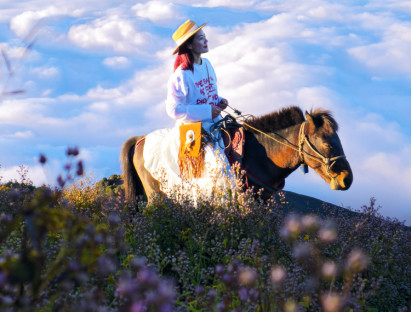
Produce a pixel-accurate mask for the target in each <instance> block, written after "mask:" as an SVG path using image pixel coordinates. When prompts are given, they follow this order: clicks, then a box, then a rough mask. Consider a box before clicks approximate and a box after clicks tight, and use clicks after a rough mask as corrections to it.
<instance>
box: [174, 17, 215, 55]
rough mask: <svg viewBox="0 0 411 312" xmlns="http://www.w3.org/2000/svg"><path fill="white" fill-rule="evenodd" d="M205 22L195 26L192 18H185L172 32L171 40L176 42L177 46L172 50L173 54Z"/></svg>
mask: <svg viewBox="0 0 411 312" xmlns="http://www.w3.org/2000/svg"><path fill="white" fill-rule="evenodd" d="M206 24H207V23H204V24H203V25H201V26H197V25H196V23H194V22H193V21H192V20H187V21H185V22H184V24H182V25H181V26H180V27H178V29H177V30H176V31H175V32H174V34H173V40H174V41H175V42H176V43H177V48H175V50H174V51H173V54H176V53H177V52H178V49H179V48H180V46H181V45H182V44H183V43H184V42H186V41H187V39H188V38H190V37H191V36H193V35H194V34H195V33H196V32H197V31H199V30H200V29H201V28H203V27H204V26H205V25H206Z"/></svg>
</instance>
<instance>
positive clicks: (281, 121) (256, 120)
mask: <svg viewBox="0 0 411 312" xmlns="http://www.w3.org/2000/svg"><path fill="white" fill-rule="evenodd" d="M304 120H305V118H304V114H303V112H302V110H301V109H300V108H299V107H297V106H290V107H285V108H281V109H280V110H278V111H275V112H272V113H269V114H266V115H262V116H259V117H252V118H248V119H247V120H246V122H247V123H248V124H250V125H251V126H253V127H254V128H256V129H258V130H260V131H263V132H274V131H277V130H281V129H285V128H289V127H292V126H295V125H299V124H301V123H303V122H304Z"/></svg>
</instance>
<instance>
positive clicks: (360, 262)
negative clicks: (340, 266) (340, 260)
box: [346, 248, 370, 273]
mask: <svg viewBox="0 0 411 312" xmlns="http://www.w3.org/2000/svg"><path fill="white" fill-rule="evenodd" d="M369 263H370V259H369V257H368V256H367V255H366V254H365V253H364V252H363V251H362V250H361V249H358V248H356V249H354V250H352V251H351V252H350V254H349V255H348V258H347V262H346V268H347V270H348V271H350V272H353V273H358V272H361V271H363V270H365V269H366V268H367V266H368V264H369Z"/></svg>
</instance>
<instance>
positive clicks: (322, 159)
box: [298, 121, 346, 179]
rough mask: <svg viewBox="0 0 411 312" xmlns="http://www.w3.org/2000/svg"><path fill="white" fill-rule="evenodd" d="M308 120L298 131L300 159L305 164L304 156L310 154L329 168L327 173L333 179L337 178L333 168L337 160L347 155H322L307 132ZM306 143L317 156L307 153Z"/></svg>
mask: <svg viewBox="0 0 411 312" xmlns="http://www.w3.org/2000/svg"><path fill="white" fill-rule="evenodd" d="M306 123H307V121H304V122H303V123H302V124H301V126H300V131H299V133H298V155H299V156H300V160H301V163H302V164H305V160H304V156H308V157H310V158H313V159H316V160H318V161H320V162H322V163H323V164H324V165H325V167H326V169H327V174H328V175H329V177H330V178H331V179H335V178H336V177H337V175H336V176H333V175H332V173H331V168H332V167H333V166H334V164H335V162H336V161H337V160H338V159H343V158H346V156H345V155H344V154H342V155H339V156H335V157H331V158H329V157H325V156H324V155H322V154H321V153H320V152H319V151H318V150H317V149H316V148H315V146H314V145H313V144H312V143H311V142H310V140H309V138H308V136H307V135H306V134H305V125H306ZM304 143H307V145H308V146H309V147H310V148H311V150H312V151H313V152H314V153H315V154H316V155H317V156H313V155H310V154H309V153H307V152H306V151H304V149H303V148H304Z"/></svg>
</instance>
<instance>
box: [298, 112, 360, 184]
mask: <svg viewBox="0 0 411 312" xmlns="http://www.w3.org/2000/svg"><path fill="white" fill-rule="evenodd" d="M305 117H306V119H307V121H306V122H305V123H303V125H302V126H301V133H300V146H301V148H302V150H303V152H302V153H301V157H302V158H303V159H304V162H305V163H306V164H307V165H308V166H309V167H311V168H312V169H314V170H315V171H316V172H317V173H318V174H319V175H320V176H321V177H322V178H323V179H324V180H325V181H326V182H327V183H329V184H330V186H331V189H333V190H347V189H349V187H350V186H351V183H352V181H353V174H352V171H351V167H350V164H349V163H348V161H347V159H346V157H345V155H344V150H343V147H342V145H341V142H340V138H339V137H338V135H337V130H338V124H337V122H336V121H335V120H334V118H333V117H332V116H331V114H330V113H329V112H328V111H324V110H319V109H317V110H316V111H314V112H311V114H309V113H308V112H305Z"/></svg>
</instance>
